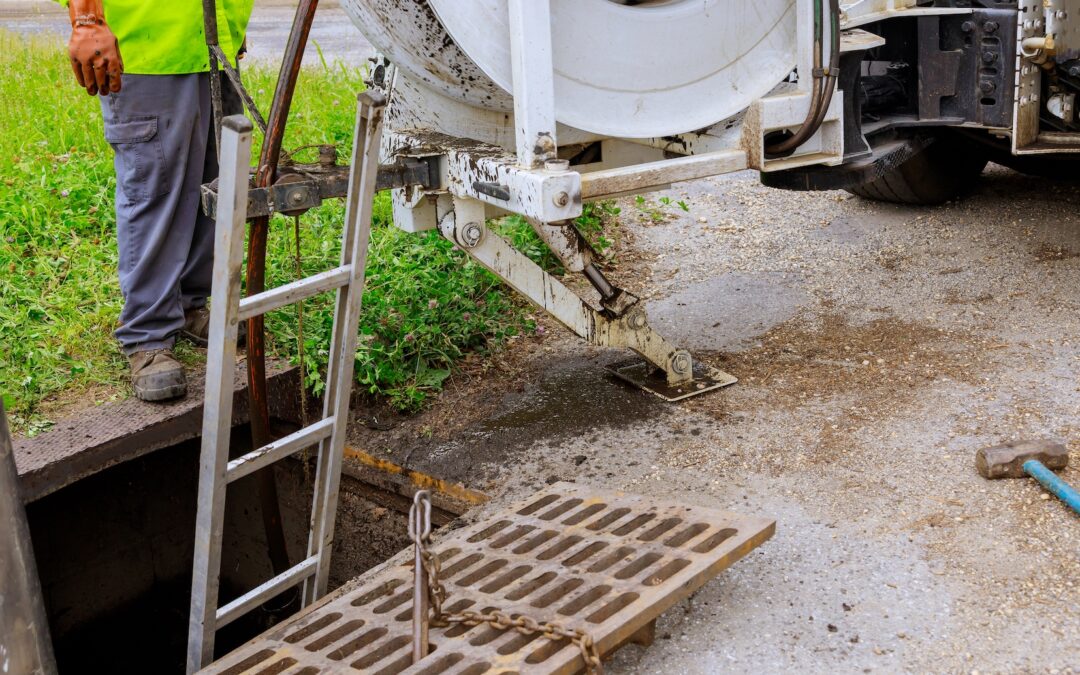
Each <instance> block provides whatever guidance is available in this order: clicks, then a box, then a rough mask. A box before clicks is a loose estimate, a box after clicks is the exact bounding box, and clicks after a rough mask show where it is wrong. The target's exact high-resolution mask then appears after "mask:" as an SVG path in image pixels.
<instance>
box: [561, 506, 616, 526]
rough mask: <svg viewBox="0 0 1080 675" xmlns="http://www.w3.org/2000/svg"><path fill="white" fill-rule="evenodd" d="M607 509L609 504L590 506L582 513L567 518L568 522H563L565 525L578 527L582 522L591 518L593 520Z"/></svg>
mask: <svg viewBox="0 0 1080 675" xmlns="http://www.w3.org/2000/svg"><path fill="white" fill-rule="evenodd" d="M606 508H607V504H604V503H602V502H601V503H599V504H589V505H588V506H586V507H585V508H583V509H581V510H580V511H578V512H576V513H574V515H572V516H570V517H569V518H567V519H566V520H564V521H562V522H563V525H577V524H578V523H580V522H583V521H585V520H588V519H589V518H592V517H593V516H595V515H596V514H598V513H600V512H601V511H603V510H604V509H606Z"/></svg>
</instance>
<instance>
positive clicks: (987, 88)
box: [979, 80, 997, 94]
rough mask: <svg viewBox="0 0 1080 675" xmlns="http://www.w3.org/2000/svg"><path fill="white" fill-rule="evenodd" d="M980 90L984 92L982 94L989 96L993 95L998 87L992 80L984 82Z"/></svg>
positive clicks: (981, 83)
mask: <svg viewBox="0 0 1080 675" xmlns="http://www.w3.org/2000/svg"><path fill="white" fill-rule="evenodd" d="M979 89H980V90H982V93H984V94H989V93H992V92H993V91H994V90H995V89H997V85H995V84H994V83H993V82H991V81H990V80H983V81H982V82H980V83H979Z"/></svg>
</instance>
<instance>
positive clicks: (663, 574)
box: [643, 558, 690, 586]
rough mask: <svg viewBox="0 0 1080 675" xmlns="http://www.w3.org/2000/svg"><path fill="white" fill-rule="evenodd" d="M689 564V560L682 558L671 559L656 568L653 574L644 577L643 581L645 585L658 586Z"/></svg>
mask: <svg viewBox="0 0 1080 675" xmlns="http://www.w3.org/2000/svg"><path fill="white" fill-rule="evenodd" d="M689 566H690V561H689V560H684V559H682V558H679V559H677V560H672V561H671V562H669V563H668V564H666V565H664V566H663V567H661V568H660V569H659V570H657V571H656V573H655V574H652V575H650V576H649V577H648V578H647V579H645V581H644V582H643V583H644V584H645V585H646V586H659V585H660V584H662V583H664V582H665V581H667V580H668V579H670V578H671V577H673V576H675V575H676V574H678V573H679V572H682V571H683V570H684V569H686V568H687V567H689Z"/></svg>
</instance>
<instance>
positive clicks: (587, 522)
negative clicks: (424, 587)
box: [209, 484, 773, 675]
mask: <svg viewBox="0 0 1080 675" xmlns="http://www.w3.org/2000/svg"><path fill="white" fill-rule="evenodd" d="M772 531H773V523H772V522H771V521H769V520H766V519H763V518H755V517H748V516H740V515H737V514H733V513H728V512H723V511H716V510H712V509H707V508H701V507H687V506H686V505H683V504H677V503H658V502H656V501H653V500H651V499H648V498H645V497H639V496H635V495H628V494H622V493H616V492H609V491H601V490H593V489H590V488H586V487H582V486H578V485H572V484H559V485H557V486H554V487H552V488H550V489H549V491H547V492H544V493H541V494H539V495H536V496H534V497H532V498H530V499H529V500H528V501H525V502H522V503H521V504H519V505H515V506H513V507H512V508H510V509H507V510H506V511H504V512H502V513H499V514H496V515H495V516H494V517H492V518H490V519H488V520H484V521H480V522H476V523H474V524H472V525H468V526H465V527H462V528H461V529H459V530H453V531H450V532H447V533H445V534H444V536H443V537H441V538H440V540H439V541H437V542H436V543H435V551H436V553H437V555H438V556H439V559H440V560H442V561H443V563H444V564H443V579H444V581H445V582H446V583H447V589H448V590H449V597H448V598H447V600H446V609H447V611H448V612H449V613H452V614H453V613H459V612H462V611H465V610H466V609H471V608H483V609H482V610H480V611H481V612H484V613H486V612H490V611H494V610H499V611H501V612H505V613H507V614H509V615H510V616H521V615H523V614H525V615H528V616H530V617H532V618H534V619H536V620H538V621H558V622H559V623H561V624H563V625H564V626H567V627H570V628H575V627H576V628H581V629H584V630H587V631H588V632H589V634H590V635H592V637H593V638H594V639H595V640H596V642H597V644H598V645H600V646H601V648H602V649H604V650H605V651H610V650H611V649H614V648H615V646H616V645H619V644H622V643H623V642H625V639H626V636H627V635H630V634H632V633H633V632H634V631H635V630H637V629H638V628H640V627H641V626H644V625H645V624H647V623H648V622H649V621H652V620H653V619H655V618H657V617H658V616H659V615H660V614H661V613H662V612H664V611H665V610H666V609H668V608H669V607H671V606H672V605H673V604H675V603H676V602H678V601H679V600H681V599H683V598H686V597H687V596H688V595H689V594H690V593H693V592H694V591H696V590H697V589H698V588H700V587H701V585H702V584H703V583H704V582H705V581H706V580H708V579H709V578H711V577H713V576H715V575H716V574H718V573H719V572H720V571H722V570H723V569H724V568H726V567H727V566H729V565H731V564H732V563H734V562H735V561H736V560H738V559H739V558H740V557H742V556H744V555H746V553H747V552H749V551H751V550H753V548H754V547H756V546H757V545H759V544H760V543H762V542H763V541H765V540H766V539H768V537H769V536H771V534H772ZM496 550H497V551H498V552H497V553H495V551H496ZM411 553H412V552H411V551H407V552H403V554H402V555H401V556H399V557H398V558H396V559H395V561H394V562H393V563H392V564H388V565H386V566H384V567H383V568H381V571H379V572H377V573H375V575H374V576H373V577H372V578H371V580H370V581H368V582H366V583H360V584H359V585H346V586H345V587H343V588H342V589H341V590H339V591H337V592H336V593H335V594H333V595H331V596H329V597H327V598H326V599H325V600H324V601H323V602H322V603H321V604H320V605H319V606H317V607H315V608H313V609H312V610H310V611H309V612H308V613H307V614H305V615H304V616H302V617H300V618H298V619H295V620H286V622H285V623H283V624H281V625H279V626H278V627H276V628H274V629H272V630H271V631H268V632H267V633H266V634H264V635H263V636H262V637H259V638H256V639H255V640H253V641H252V642H250V643H248V644H247V645H245V646H243V647H241V648H240V649H238V650H236V652H234V653H233V654H230V655H228V656H227V657H225V658H224V659H222V660H221V661H220V662H218V663H216V664H214V665H213V666H211V668H210V669H209V672H211V673H218V674H220V673H227V674H228V675H257V674H258V673H260V672H263V671H269V672H280V675H297V673H298V672H301V673H304V675H315V673H316V672H318V673H331V672H343V671H347V670H348V667H347V666H346V664H349V665H351V666H352V668H353V669H355V670H357V671H362V672H366V673H371V674H372V675H375V674H380V675H381V674H383V673H387V674H389V673H396V672H399V671H405V672H408V673H410V674H414V675H415V674H418V673H424V674H426V675H442V674H444V673H445V675H463V674H464V675H480V674H481V673H486V672H488V671H489V670H491V671H492V672H493V673H496V672H497V673H503V674H509V673H515V674H518V673H520V674H522V675H524V674H525V673H530V674H531V673H536V674H538V675H542V674H543V673H553V672H559V673H569V672H575V671H577V670H580V668H581V656H580V653H579V652H578V650H577V648H576V647H574V646H573V645H572V644H571V643H569V642H568V641H565V640H561V641H555V642H552V641H550V640H548V639H546V638H543V637H542V636H541V637H538V636H535V635H532V636H529V635H522V634H520V633H518V632H516V631H513V630H511V631H499V630H497V629H494V628H492V627H490V626H487V625H485V624H481V625H478V626H468V625H464V624H450V625H447V626H433V627H432V628H431V633H430V640H431V646H432V650H433V651H432V652H431V654H430V655H429V656H428V657H427V658H426V659H425V660H423V661H421V662H420V663H418V664H415V665H414V664H412V663H411V633H412V626H411V605H412V575H413V573H412V561H411ZM301 646H303V647H304V648H300V647H301ZM289 659H291V661H288V660H289ZM279 668H283V669H284V670H281V671H275V669H279Z"/></svg>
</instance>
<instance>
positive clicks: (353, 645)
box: [326, 627, 390, 661]
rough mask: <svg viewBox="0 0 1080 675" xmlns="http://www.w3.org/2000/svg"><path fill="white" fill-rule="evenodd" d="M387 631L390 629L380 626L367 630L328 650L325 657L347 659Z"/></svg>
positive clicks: (382, 636)
mask: <svg viewBox="0 0 1080 675" xmlns="http://www.w3.org/2000/svg"><path fill="white" fill-rule="evenodd" d="M389 632H390V631H389V630H388V629H386V628H381V627H380V628H376V629H374V630H369V631H368V632H366V633H364V634H363V635H360V636H359V637H355V638H353V639H352V640H349V641H348V642H346V643H345V644H343V645H341V646H340V647H338V648H337V649H335V650H334V651H332V652H330V653H329V654H327V655H326V658H328V659H332V660H334V661H341V660H342V659H347V658H349V657H350V656H352V655H353V654H355V653H356V652H358V651H360V650H361V649H363V648H364V647H367V646H368V645H370V644H372V643H373V642H375V641H377V640H381V639H382V638H384V637H385V636H386V634H387V633H389Z"/></svg>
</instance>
